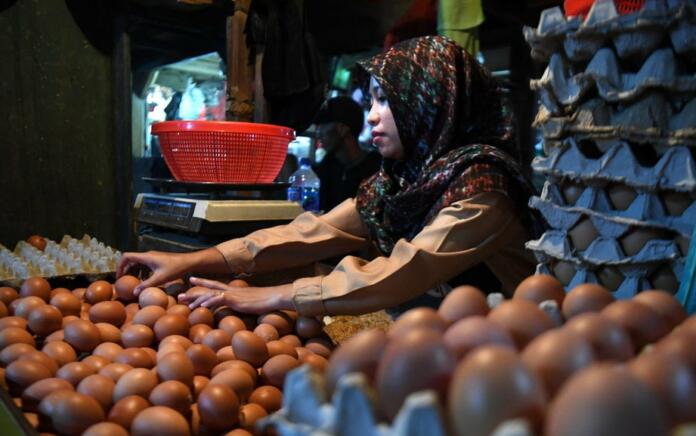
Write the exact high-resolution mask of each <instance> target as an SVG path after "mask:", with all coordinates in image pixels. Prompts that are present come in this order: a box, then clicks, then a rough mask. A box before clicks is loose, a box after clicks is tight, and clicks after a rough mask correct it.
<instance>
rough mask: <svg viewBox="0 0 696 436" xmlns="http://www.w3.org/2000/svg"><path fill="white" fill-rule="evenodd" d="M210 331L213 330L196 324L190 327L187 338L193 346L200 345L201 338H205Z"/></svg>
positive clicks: (207, 326)
mask: <svg viewBox="0 0 696 436" xmlns="http://www.w3.org/2000/svg"><path fill="white" fill-rule="evenodd" d="M211 330H213V328H212V327H210V326H209V325H208V324H196V325H193V326H191V329H190V330H189V334H188V337H189V339H191V342H193V343H194V344H202V343H203V338H205V335H207V334H208V333H209V332H210V331H211Z"/></svg>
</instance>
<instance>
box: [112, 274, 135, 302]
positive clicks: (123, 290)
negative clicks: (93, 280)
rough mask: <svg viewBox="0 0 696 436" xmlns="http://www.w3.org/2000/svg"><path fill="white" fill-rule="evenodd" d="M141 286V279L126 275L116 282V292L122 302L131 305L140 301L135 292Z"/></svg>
mask: <svg viewBox="0 0 696 436" xmlns="http://www.w3.org/2000/svg"><path fill="white" fill-rule="evenodd" d="M139 284H140V279H139V278H137V277H134V276H131V275H124V276H121V277H119V279H118V280H116V281H115V282H114V290H115V291H116V295H117V296H118V298H119V299H120V300H121V301H125V302H126V303H130V302H132V301H136V300H137V299H138V297H136V295H135V294H134V293H133V291H134V290H135V288H136V287H137V286H138V285H139Z"/></svg>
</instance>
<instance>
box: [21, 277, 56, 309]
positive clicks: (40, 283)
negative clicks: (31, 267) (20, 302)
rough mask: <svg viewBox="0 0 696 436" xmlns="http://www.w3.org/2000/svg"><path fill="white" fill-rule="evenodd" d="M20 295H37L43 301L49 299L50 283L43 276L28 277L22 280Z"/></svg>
mask: <svg viewBox="0 0 696 436" xmlns="http://www.w3.org/2000/svg"><path fill="white" fill-rule="evenodd" d="M19 296H20V297H30V296H33V297H39V298H41V299H42V300H43V301H44V303H48V300H50V299H51V285H50V284H49V283H48V281H47V280H46V279H44V278H43V277H30V278H28V279H26V280H24V281H23V282H22V287H21V288H20V289H19Z"/></svg>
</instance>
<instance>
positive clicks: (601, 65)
mask: <svg viewBox="0 0 696 436" xmlns="http://www.w3.org/2000/svg"><path fill="white" fill-rule="evenodd" d="M685 70H686V69H685V68H684V67H683V66H681V65H680V63H679V62H678V61H677V59H676V58H675V56H674V52H673V51H672V49H671V48H661V49H658V50H655V51H654V52H652V54H650V56H648V58H647V59H646V60H645V62H644V63H643V64H642V65H641V67H640V68H639V69H638V71H637V72H635V73H634V72H622V71H621V67H620V66H619V63H618V60H617V58H616V54H615V53H614V52H613V51H612V50H611V49H610V48H606V47H605V48H601V49H599V50H598V51H597V52H596V53H595V54H594V56H593V57H592V60H591V61H590V62H589V64H587V67H586V68H585V69H584V71H578V72H576V71H575V67H573V66H572V65H571V64H570V63H569V62H568V61H567V60H566V59H565V58H564V57H563V56H562V55H560V54H557V53H554V54H553V55H551V60H550V61H549V65H548V66H547V67H546V70H545V71H544V74H543V75H542V76H541V78H540V79H538V80H530V86H531V88H532V90H535V91H538V93H539V98H540V99H541V101H542V104H543V105H544V106H545V107H546V108H547V109H548V110H549V111H550V112H551V113H553V114H562V113H564V111H567V110H573V109H574V108H575V107H577V106H578V105H579V104H581V103H582V102H583V97H584V96H585V95H588V94H590V91H593V90H594V89H596V91H597V94H598V95H599V97H601V98H602V99H603V100H605V101H610V102H625V101H629V100H633V99H635V98H637V97H639V96H640V95H641V94H643V93H644V92H646V91H648V90H651V89H662V90H665V91H668V92H671V93H675V94H681V93H689V92H690V93H694V92H696V73H694V72H686V71H685Z"/></svg>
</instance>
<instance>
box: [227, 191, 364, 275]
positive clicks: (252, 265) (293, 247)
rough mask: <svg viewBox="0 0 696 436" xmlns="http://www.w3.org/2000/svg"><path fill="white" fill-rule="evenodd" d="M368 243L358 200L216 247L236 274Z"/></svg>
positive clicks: (303, 262)
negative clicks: (357, 206) (357, 205)
mask: <svg viewBox="0 0 696 436" xmlns="http://www.w3.org/2000/svg"><path fill="white" fill-rule="evenodd" d="M366 244H367V240H366V232H365V229H364V227H363V225H362V221H361V220H360V216H359V214H358V211H357V209H356V208H355V201H354V200H353V199H348V200H346V201H344V202H343V203H341V204H339V205H338V206H336V207H335V208H333V209H332V210H330V211H329V212H327V213H326V214H324V215H321V216H317V215H314V214H312V213H310V212H305V213H303V214H301V215H299V216H298V217H297V218H295V219H294V220H293V221H292V222H291V223H289V224H286V225H282V226H275V227H270V228H267V229H262V230H258V231H255V232H253V233H250V234H249V235H247V236H245V237H243V238H238V239H232V240H229V241H226V242H223V243H221V244H219V245H217V246H216V248H217V249H218V250H219V251H220V253H222V255H223V257H224V258H225V261H226V262H227V266H228V267H229V269H230V271H231V272H233V273H235V274H242V273H252V272H268V271H274V270H278V269H284V268H292V267H295V266H300V265H306V264H310V263H312V262H316V261H318V260H321V259H325V258H330V257H333V256H338V255H341V254H346V253H350V252H352V251H355V250H359V249H361V248H363V247H364V246H365V245H366Z"/></svg>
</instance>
